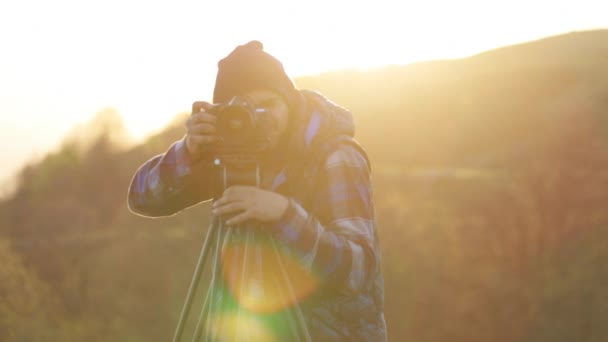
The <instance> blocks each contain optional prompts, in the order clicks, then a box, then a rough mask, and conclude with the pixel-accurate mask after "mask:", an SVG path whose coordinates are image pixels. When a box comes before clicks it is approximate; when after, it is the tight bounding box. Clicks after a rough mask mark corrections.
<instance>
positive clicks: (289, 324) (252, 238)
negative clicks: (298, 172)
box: [173, 159, 311, 342]
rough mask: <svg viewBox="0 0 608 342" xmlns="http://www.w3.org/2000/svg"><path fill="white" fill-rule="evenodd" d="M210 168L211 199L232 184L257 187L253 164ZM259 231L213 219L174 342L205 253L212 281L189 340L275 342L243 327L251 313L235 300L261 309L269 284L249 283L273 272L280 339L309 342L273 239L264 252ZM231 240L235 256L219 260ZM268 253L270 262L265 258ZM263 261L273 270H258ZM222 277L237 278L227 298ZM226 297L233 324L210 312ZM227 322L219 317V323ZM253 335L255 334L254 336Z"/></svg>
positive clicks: (178, 338) (180, 332) (241, 162)
mask: <svg viewBox="0 0 608 342" xmlns="http://www.w3.org/2000/svg"><path fill="white" fill-rule="evenodd" d="M214 164H215V166H216V170H217V171H218V172H217V182H216V184H218V187H217V188H216V189H215V191H214V200H216V199H218V198H219V197H221V195H222V193H223V191H224V190H225V189H227V188H228V187H230V186H232V185H250V186H256V187H260V166H259V164H258V163H257V161H256V160H242V159H241V160H237V161H234V160H230V159H227V160H221V159H216V160H215V163H214ZM260 231H261V229H260V225H259V224H258V223H255V222H247V223H244V224H241V225H238V226H235V227H226V226H225V224H224V220H223V219H222V218H221V217H217V216H215V215H213V216H212V218H211V225H210V227H209V230H208V231H207V235H206V237H205V240H204V242H203V246H202V249H201V252H200V254H199V257H198V261H197V264H196V267H195V270H194V274H193V276H192V280H191V282H190V287H189V289H188V293H187V296H186V300H185V303H184V305H183V307H182V311H181V314H180V318H179V321H178V324H177V327H176V330H175V333H174V337H173V342H180V341H182V335H183V331H184V327H185V324H186V321H187V320H188V317H189V315H190V310H191V307H192V302H193V300H194V297H195V294H196V290H197V288H198V286H199V281H200V278H201V275H202V273H203V269H204V267H205V264H206V263H207V260H208V258H209V256H210V253H211V266H212V274H211V281H210V284H209V286H208V289H207V294H206V296H205V300H204V303H203V305H202V308H201V310H200V314H199V317H198V320H197V323H196V327H195V329H194V334H193V338H192V341H193V342H198V341H200V340H201V337H203V334H205V337H204V338H205V339H204V341H216V340H222V341H239V342H240V341H258V340H260V339H262V340H265V339H273V340H276V338H268V336H271V337H272V332H265V331H263V330H260V329H254V328H253V327H252V326H251V325H249V326H248V323H247V321H246V320H245V319H242V318H243V317H247V316H250V314H249V313H246V309H243V306H245V305H243V303H239V300H241V301H246V300H248V302H249V306H250V307H253V308H256V305H257V308H261V307H262V306H263V305H264V304H263V302H264V301H265V300H266V301H267V299H268V296H264V292H265V289H264V287H265V285H266V284H267V282H268V281H257V282H256V281H254V280H255V279H256V276H257V278H258V279H259V278H260V277H261V279H265V278H268V276H267V275H266V276H264V275H263V273H264V272H267V273H268V272H271V273H272V274H273V276H272V279H273V281H274V282H276V283H280V284H281V285H280V286H276V287H274V288H280V290H278V291H276V293H273V294H272V295H273V298H275V297H276V302H278V303H282V304H281V305H279V307H285V308H287V309H286V310H284V314H283V313H282V314H281V315H284V319H283V320H282V322H284V323H285V325H286V327H284V328H283V330H284V331H286V333H285V332H284V333H283V334H282V335H284V336H282V339H288V340H290V341H306V342H308V341H311V337H310V334H309V332H308V328H307V326H306V323H305V320H304V316H303V314H302V310H301V308H300V307H299V305H298V304H297V298H296V294H295V292H294V290H293V288H292V284H291V280H290V277H289V274H288V271H287V269H286V267H285V264H284V263H283V260H282V252H281V247H280V246H279V245H278V244H277V242H276V241H275V240H274V238H273V237H265V238H264V239H265V241H267V242H268V243H267V247H268V250H266V251H265V252H264V251H263V250H262V249H261V248H262V247H260V244H259V243H258V241H259V240H257V239H256V237H257V236H259V232H260ZM235 237H236V238H238V240H239V241H241V243H240V244H239V247H238V248H236V249H235V250H236V251H237V253H233V255H234V257H233V258H230V260H227V259H228V258H226V253H224V258H223V257H222V251H226V250H227V249H228V248H229V247H230V242H231V241H232V240H234V239H235ZM227 246H228V247H227ZM269 255H270V260H268V256H269ZM265 258H266V260H267V263H269V264H271V265H272V267H271V268H272V269H270V270H268V269H266V270H264V269H263V267H264V262H263V260H264V259H265ZM230 261H232V262H230ZM226 279H239V280H240V281H237V282H232V283H231V285H232V286H231V290H232V293H231V294H229V295H226V293H225V292H226V291H224V290H225V289H224V287H225V286H223V285H224V284H223V282H225V281H226ZM251 279H253V280H251ZM248 280H249V281H248ZM254 285H255V287H254ZM229 287H230V286H229ZM252 288H254V289H257V290H255V291H254V290H252ZM253 292H256V293H261V294H262V295H260V298H258V299H257V300H256V298H255V296H253V297H252V295H251V293H253ZM227 297H234V298H236V302H237V309H236V311H235V314H234V315H233V316H234V317H236V322H233V324H228V323H225V322H222V318H221V316H219V315H216V314H215V313H216V312H221V310H222V309H223V308H224V307H226V306H227V305H225V303H226V301H227V300H228V299H227ZM251 298H253V299H251ZM252 303H254V304H252ZM287 303H290V304H287ZM293 303H295V304H293ZM226 320H227V319H224V321H226ZM218 321H219V323H218ZM218 327H221V328H218ZM256 334H257V335H258V336H253V335H256ZM264 334H266V335H264ZM285 335H286V336H285ZM264 336H266V337H264Z"/></svg>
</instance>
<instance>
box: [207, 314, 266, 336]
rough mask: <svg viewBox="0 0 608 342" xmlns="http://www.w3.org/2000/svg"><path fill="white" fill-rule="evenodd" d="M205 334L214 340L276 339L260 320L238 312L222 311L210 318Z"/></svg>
mask: <svg viewBox="0 0 608 342" xmlns="http://www.w3.org/2000/svg"><path fill="white" fill-rule="evenodd" d="M207 334H208V336H209V337H210V339H212V340H214V341H234V342H238V341H256V342H257V341H259V342H274V341H278V339H277V337H276V336H275V335H274V333H273V332H272V330H271V329H269V328H268V327H266V326H265V325H264V324H263V323H262V322H261V321H260V320H258V319H256V318H254V317H250V316H247V315H243V314H238V313H222V314H218V315H215V316H214V317H213V318H211V321H210V324H209V328H208V330H207Z"/></svg>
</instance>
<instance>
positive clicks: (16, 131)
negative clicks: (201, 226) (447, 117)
mask: <svg viewBox="0 0 608 342" xmlns="http://www.w3.org/2000/svg"><path fill="white" fill-rule="evenodd" d="M604 7H606V5H604V4H603V1H601V0H594V1H592V0H577V1H565V0H551V1H549V0H537V1H531V0H511V1H494V0H485V1H482V0H460V1H449V0H443V1H439V0H424V1H396V0H374V1H370V0H350V1H342V0H335V1H330V0H308V1H298V2H294V1H288V0H257V1H229V0H216V1H213V2H211V1H208V0H199V1H186V0H171V1H155V0H148V1H134V0H103V1H100V0H89V1H87V0H78V1H76V0H53V1H48V0H2V1H0V144H1V146H2V147H0V151H2V153H1V154H0V191H2V190H1V189H4V188H5V187H4V185H6V184H10V182H11V178H10V177H11V176H12V175H14V174H15V173H16V172H17V171H18V170H19V169H20V168H21V167H22V166H23V165H24V164H25V163H26V162H28V161H30V160H35V159H36V158H40V157H42V156H44V154H45V153H47V152H48V151H52V150H53V149H56V148H57V147H58V146H60V144H61V142H62V140H63V139H64V137H65V136H66V135H67V134H68V133H69V132H71V131H73V130H74V128H75V127H78V125H80V124H83V123H86V122H88V121H89V120H91V119H92V118H93V117H94V115H95V114H96V113H97V112H99V111H101V110H103V109H106V108H113V109H115V110H117V111H118V112H119V113H120V114H121V116H122V118H123V120H124V123H125V125H126V127H127V129H128V131H129V133H130V134H131V136H132V137H133V139H134V140H136V141H137V140H141V139H143V138H144V137H145V136H146V135H147V134H150V133H153V132H156V131H158V130H160V129H162V128H163V127H164V126H165V125H166V124H167V123H168V122H169V121H171V120H172V119H173V118H174V117H175V115H176V114H177V113H179V112H183V111H188V110H189V108H190V106H191V104H192V102H193V101H195V100H209V99H210V98H211V96H212V89H213V83H214V80H215V73H216V71H217V61H218V60H219V59H221V58H222V57H224V56H225V55H227V54H228V53H230V51H232V49H234V47H236V46H237V45H240V44H243V43H246V42H247V41H249V40H253V39H256V40H260V41H261V42H262V43H263V44H264V47H265V50H266V51H267V52H269V53H271V54H272V55H274V56H276V57H277V58H279V59H280V60H281V61H282V62H283V65H284V66H285V69H286V71H287V72H288V73H289V74H290V75H291V76H292V77H294V78H296V77H297V76H300V75H310V74H318V73H321V72H325V71H331V70H339V69H346V68H349V69H352V68H357V69H363V70H365V69H370V68H376V67H381V66H384V65H388V64H399V65H403V64H409V63H413V62H417V61H423V60H432V59H448V58H461V57H467V56H470V55H473V54H476V53H479V52H482V51H485V50H489V49H493V48H497V47H501V46H506V45H511V44H516V43H520V42H525V41H530V40H536V39H540V38H542V37H546V36H551V35H557V34H562V33H567V32H571V31H582V30H589V29H597V28H608V16H606V15H605V13H606V9H605V8H604Z"/></svg>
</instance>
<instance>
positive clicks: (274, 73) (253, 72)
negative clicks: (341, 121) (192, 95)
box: [213, 40, 298, 108]
mask: <svg viewBox="0 0 608 342" xmlns="http://www.w3.org/2000/svg"><path fill="white" fill-rule="evenodd" d="M253 89H269V90H272V91H275V92H277V93H278V94H279V95H281V96H282V97H283V98H284V99H285V102H286V103H287V105H288V107H289V108H294V105H295V103H296V102H297V98H298V93H297V90H296V88H295V86H294V84H293V82H292V81H291V79H290V78H289V76H287V74H286V73H285V70H284V69H283V65H282V64H281V62H280V61H279V60H278V59H276V58H275V57H273V56H271V55H269V54H268V53H266V52H264V46H263V45H262V43H261V42H259V41H257V40H253V41H250V42H249V43H247V44H244V45H239V46H237V47H236V48H235V49H234V50H233V51H232V52H231V53H230V54H229V55H228V56H226V57H225V58H223V59H222V60H220V61H219V63H218V71H217V76H216V80H215V89H214V90H213V102H214V103H221V102H227V101H228V100H230V99H231V98H232V97H233V96H234V95H240V94H242V93H244V92H246V91H249V90H253Z"/></svg>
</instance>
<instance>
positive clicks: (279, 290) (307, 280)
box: [222, 241, 319, 313]
mask: <svg viewBox="0 0 608 342" xmlns="http://www.w3.org/2000/svg"><path fill="white" fill-rule="evenodd" d="M222 271H223V272H222V273H223V275H224V280H225V282H226V285H227V287H228V289H229V290H230V292H231V293H232V295H233V296H234V298H235V299H236V301H237V302H238V304H239V305H240V306H242V307H243V308H246V309H247V310H250V311H252V312H258V313H273V312H277V311H280V310H284V309H287V308H289V307H291V306H292V305H294V304H297V303H299V302H300V301H301V300H303V299H304V298H305V297H306V296H307V295H309V294H310V293H312V292H313V291H314V290H315V289H316V288H317V286H318V284H319V281H318V279H317V278H316V277H315V276H314V275H313V274H312V273H311V272H310V271H309V270H308V269H307V268H306V267H305V265H303V264H302V262H300V261H299V260H298V259H296V257H294V256H293V255H291V254H289V253H282V252H280V249H278V248H274V247H273V246H272V245H271V243H269V242H267V241H266V242H262V241H256V243H248V242H246V241H238V242H233V243H231V244H229V245H226V246H224V248H223V252H222Z"/></svg>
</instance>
